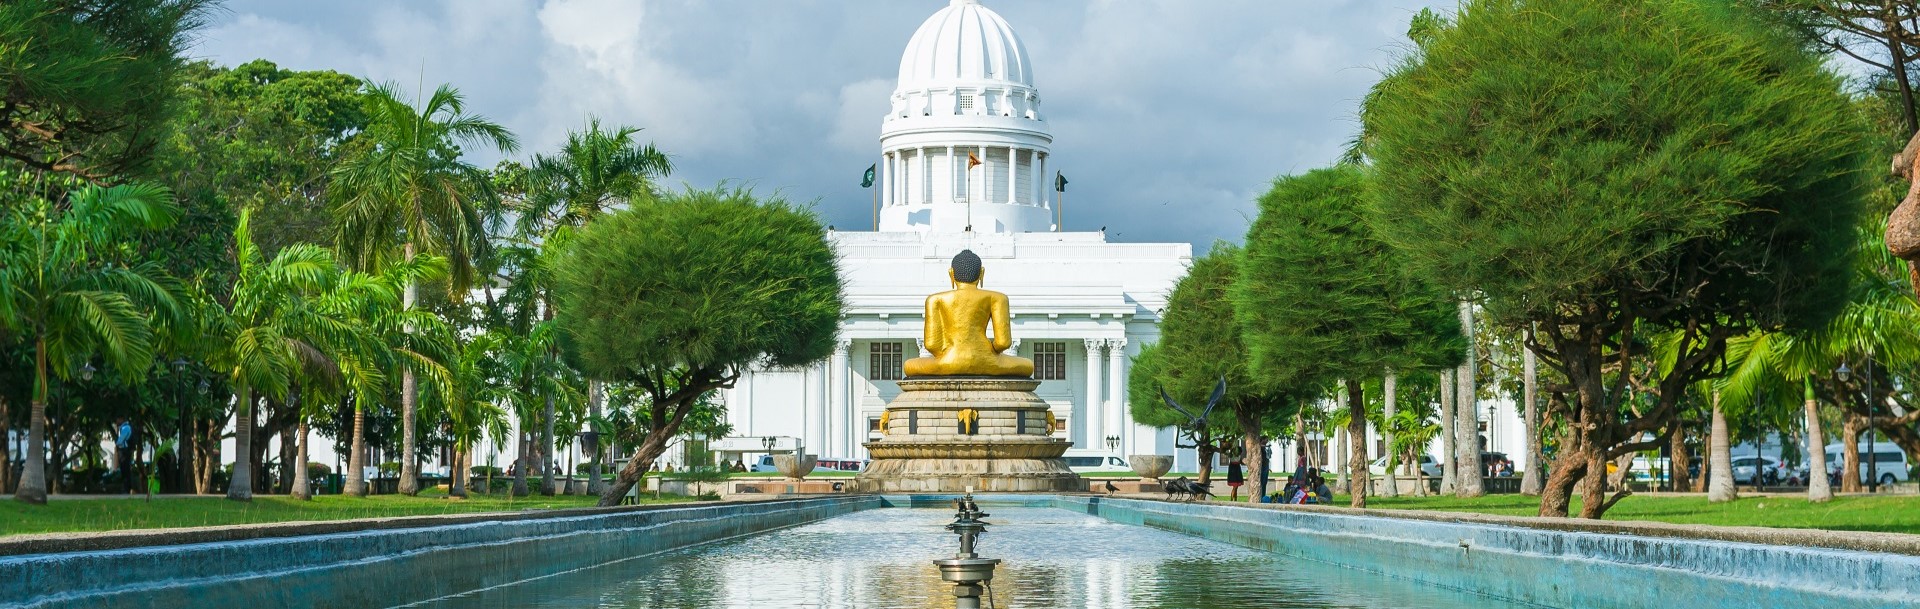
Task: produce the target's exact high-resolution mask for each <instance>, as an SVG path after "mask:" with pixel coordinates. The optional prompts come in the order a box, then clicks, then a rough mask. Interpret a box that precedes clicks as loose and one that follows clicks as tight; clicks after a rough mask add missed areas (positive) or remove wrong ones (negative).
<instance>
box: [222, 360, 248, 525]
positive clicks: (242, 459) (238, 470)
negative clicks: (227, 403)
mask: <svg viewBox="0 0 1920 609" xmlns="http://www.w3.org/2000/svg"><path fill="white" fill-rule="evenodd" d="M233 399H234V404H233V476H231V477H229V478H227V498H228V499H232V500H234V501H252V500H253V390H252V389H249V388H248V387H247V385H246V384H245V383H241V384H239V385H237V386H235V387H234V390H233Z"/></svg>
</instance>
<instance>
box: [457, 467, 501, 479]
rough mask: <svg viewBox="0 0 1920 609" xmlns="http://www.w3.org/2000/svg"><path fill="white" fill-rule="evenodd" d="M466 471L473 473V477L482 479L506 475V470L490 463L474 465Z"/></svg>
mask: <svg viewBox="0 0 1920 609" xmlns="http://www.w3.org/2000/svg"><path fill="white" fill-rule="evenodd" d="M467 471H469V472H471V473H472V474H473V477H475V478H482V479H485V478H488V477H493V478H505V477H506V476H507V470H504V469H501V468H498V467H494V466H491V465H475V466H473V467H471V468H468V469H467Z"/></svg>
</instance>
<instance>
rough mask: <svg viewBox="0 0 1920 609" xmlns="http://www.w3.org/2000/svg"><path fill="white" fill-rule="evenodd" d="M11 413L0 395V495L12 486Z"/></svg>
mask: <svg viewBox="0 0 1920 609" xmlns="http://www.w3.org/2000/svg"><path fill="white" fill-rule="evenodd" d="M11 417H12V413H10V412H7V399H6V398H4V397H0V495H6V494H9V492H8V491H10V490H12V488H13V428H12V427H11V426H10V425H9V424H8V423H9V422H10V421H11Z"/></svg>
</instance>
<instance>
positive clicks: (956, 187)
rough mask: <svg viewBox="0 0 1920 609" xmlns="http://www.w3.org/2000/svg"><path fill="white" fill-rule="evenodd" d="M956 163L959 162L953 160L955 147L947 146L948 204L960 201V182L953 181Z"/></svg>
mask: <svg viewBox="0 0 1920 609" xmlns="http://www.w3.org/2000/svg"><path fill="white" fill-rule="evenodd" d="M956 162H958V161H955V160H954V159H953V146H947V202H949V203H951V202H953V201H957V200H959V199H960V195H959V193H960V181H959V180H955V179H953V173H954V169H953V167H954V163H956Z"/></svg>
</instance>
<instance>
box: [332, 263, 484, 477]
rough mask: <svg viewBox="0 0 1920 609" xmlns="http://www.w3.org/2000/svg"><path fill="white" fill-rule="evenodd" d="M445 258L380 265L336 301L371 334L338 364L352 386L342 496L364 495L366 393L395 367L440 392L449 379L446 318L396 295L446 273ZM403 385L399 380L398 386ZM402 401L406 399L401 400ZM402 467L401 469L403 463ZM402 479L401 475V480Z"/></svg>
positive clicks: (450, 344)
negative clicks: (365, 281) (369, 342)
mask: <svg viewBox="0 0 1920 609" xmlns="http://www.w3.org/2000/svg"><path fill="white" fill-rule="evenodd" d="M447 270H448V269H447V260H446V259H445V258H441V257H439V256H428V255H422V256H416V257H414V258H413V259H411V260H405V261H401V262H399V263H396V264H393V265H390V266H388V267H387V268H385V269H384V270H382V271H381V272H380V274H378V275H374V276H372V277H371V278H370V282H371V284H372V285H371V286H370V287H367V288H365V289H360V290H356V291H354V292H352V297H350V298H346V299H343V300H342V301H341V302H342V303H351V304H350V305H347V306H350V307H351V308H352V310H353V311H354V315H355V323H356V324H357V325H358V326H359V327H360V328H361V330H362V331H363V332H365V333H366V334H367V335H368V336H370V337H372V338H371V340H372V347H371V348H369V349H367V350H366V351H364V352H358V353H352V354H349V355H350V357H349V358H348V359H347V361H346V362H345V363H344V364H343V369H344V376H345V377H346V379H347V385H348V386H349V387H352V389H353V393H352V400H353V439H352V441H351V445H352V450H353V454H352V455H351V456H349V457H348V460H349V461H348V465H347V489H346V491H347V494H349V495H354V496H357V497H365V496H366V494H367V486H366V474H365V471H366V470H365V468H366V463H365V459H366V416H367V414H366V408H367V400H368V399H369V398H371V397H372V396H379V395H385V394H386V391H387V387H388V385H387V381H388V379H389V378H391V375H390V374H388V373H387V372H386V371H389V370H393V369H395V368H398V369H399V370H400V372H401V374H402V378H403V379H405V378H413V377H414V376H415V375H425V376H426V377H427V379H428V381H429V382H430V384H431V385H432V386H434V387H436V388H440V389H442V390H444V388H445V387H448V386H450V385H451V384H452V383H453V380H452V379H451V376H450V372H449V371H448V363H449V362H452V361H454V360H455V358H456V356H455V355H454V349H455V347H454V342H455V341H454V332H453V329H452V327H451V326H449V325H448V324H447V322H446V320H444V319H441V318H440V317H439V316H438V315H434V314H433V313H432V312H429V311H425V310H421V309H414V308H411V307H407V306H405V301H404V298H402V297H400V295H401V294H403V293H404V292H405V290H406V289H407V287H408V286H412V285H417V284H419V283H420V282H423V281H435V280H438V279H440V278H442V277H445V276H446V274H447ZM402 386H403V388H404V387H405V384H404V383H403V384H402ZM402 403H403V404H404V403H407V402H406V401H405V400H404V399H403V401H402ZM403 471H404V467H403ZM405 483H406V477H405V476H404V475H403V476H402V477H401V484H403V485H404V484H405Z"/></svg>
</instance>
